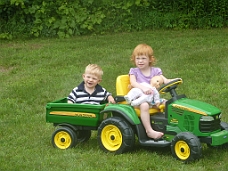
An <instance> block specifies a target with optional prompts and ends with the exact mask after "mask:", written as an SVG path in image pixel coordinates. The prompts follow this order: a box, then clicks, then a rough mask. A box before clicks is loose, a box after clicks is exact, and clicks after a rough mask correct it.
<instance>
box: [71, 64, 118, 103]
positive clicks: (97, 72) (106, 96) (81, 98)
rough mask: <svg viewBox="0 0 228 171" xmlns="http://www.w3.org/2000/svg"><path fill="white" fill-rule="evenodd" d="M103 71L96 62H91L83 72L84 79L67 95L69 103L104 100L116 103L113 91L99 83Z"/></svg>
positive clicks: (99, 101)
mask: <svg viewBox="0 0 228 171" xmlns="http://www.w3.org/2000/svg"><path fill="white" fill-rule="evenodd" d="M102 75H103V71H102V69H101V68H100V67H99V66H98V65H96V64H89V65H88V66H87V67H86V68H85V72H84V74H82V78H83V81H82V82H81V83H80V84H79V85H78V86H77V87H75V88H74V89H73V90H72V91H71V93H70V94H69V96H68V97H67V99H68V101H67V102H68V103H84V104H100V103H101V102H103V101H108V102H109V103H115V100H114V98H113V97H112V95H111V93H109V92H108V91H106V89H105V88H103V87H102V86H100V85H99V83H100V82H101V81H102Z"/></svg>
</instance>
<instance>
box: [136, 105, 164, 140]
mask: <svg viewBox="0 0 228 171" xmlns="http://www.w3.org/2000/svg"><path fill="white" fill-rule="evenodd" d="M149 108H150V106H149V104H148V103H146V102H144V103H142V104H141V105H140V118H141V120H142V123H143V126H144V128H145V130H146V133H147V136H148V137H149V138H153V139H159V138H161V137H162V136H163V135H164V134H163V133H162V132H157V131H154V130H153V129H152V127H151V123H150V114H149Z"/></svg>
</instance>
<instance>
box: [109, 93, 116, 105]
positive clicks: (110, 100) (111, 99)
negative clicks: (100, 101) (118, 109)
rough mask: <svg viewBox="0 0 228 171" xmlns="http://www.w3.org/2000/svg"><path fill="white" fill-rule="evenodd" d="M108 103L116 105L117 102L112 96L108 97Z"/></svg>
mask: <svg viewBox="0 0 228 171" xmlns="http://www.w3.org/2000/svg"><path fill="white" fill-rule="evenodd" d="M108 102H109V103H116V101H115V100H114V98H113V97H112V95H111V94H110V95H109V96H108Z"/></svg>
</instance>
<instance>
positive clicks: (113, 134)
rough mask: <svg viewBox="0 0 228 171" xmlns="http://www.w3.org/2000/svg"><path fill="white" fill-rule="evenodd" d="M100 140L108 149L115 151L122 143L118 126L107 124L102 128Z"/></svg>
mask: <svg viewBox="0 0 228 171" xmlns="http://www.w3.org/2000/svg"><path fill="white" fill-rule="evenodd" d="M101 142H102V144H103V145H104V147H105V148H106V149H107V150H109V151H116V150H118V149H119V148H120V146H121V145H122V134H121V131H120V130H119V128H118V127H116V126H114V125H107V126H105V127H104V128H103V129H102V132H101Z"/></svg>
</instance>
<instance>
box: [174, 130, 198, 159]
mask: <svg viewBox="0 0 228 171" xmlns="http://www.w3.org/2000/svg"><path fill="white" fill-rule="evenodd" d="M171 151H172V154H173V156H174V157H175V158H177V159H179V160H181V161H184V162H186V163H187V162H191V161H194V160H197V159H199V158H200V157H201V156H202V145H201V143H200V141H199V139H198V138H197V137H196V136H195V135H193V134H192V133H190V132H181V133H179V134H177V135H176V136H175V137H174V139H173V140H172V142H171Z"/></svg>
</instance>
